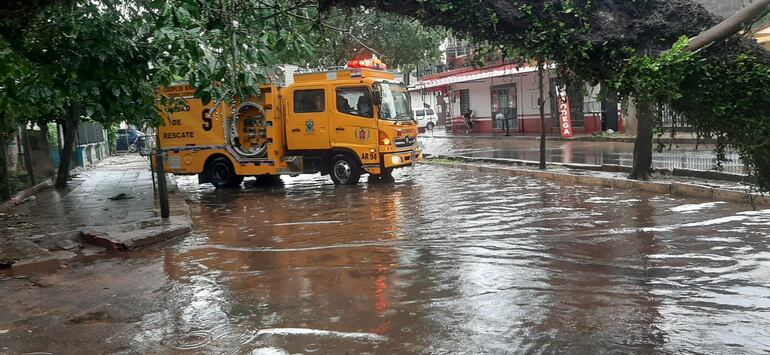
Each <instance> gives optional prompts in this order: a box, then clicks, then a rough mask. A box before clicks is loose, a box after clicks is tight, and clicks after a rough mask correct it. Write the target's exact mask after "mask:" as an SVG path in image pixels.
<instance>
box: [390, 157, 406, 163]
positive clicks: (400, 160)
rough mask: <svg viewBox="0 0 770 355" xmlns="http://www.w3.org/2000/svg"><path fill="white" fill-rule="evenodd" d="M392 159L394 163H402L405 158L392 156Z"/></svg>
mask: <svg viewBox="0 0 770 355" xmlns="http://www.w3.org/2000/svg"><path fill="white" fill-rule="evenodd" d="M390 161H391V162H392V163H393V164H401V163H402V162H403V161H404V160H403V159H401V157H390Z"/></svg>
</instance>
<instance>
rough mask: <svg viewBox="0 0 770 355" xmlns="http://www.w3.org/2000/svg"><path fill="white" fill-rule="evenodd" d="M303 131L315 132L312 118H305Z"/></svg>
mask: <svg viewBox="0 0 770 355" xmlns="http://www.w3.org/2000/svg"><path fill="white" fill-rule="evenodd" d="M305 133H307V134H313V133H315V122H313V120H307V121H306V122H305Z"/></svg>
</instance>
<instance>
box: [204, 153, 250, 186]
mask: <svg viewBox="0 0 770 355" xmlns="http://www.w3.org/2000/svg"><path fill="white" fill-rule="evenodd" d="M207 170H208V174H209V178H210V179H211V184H212V185H214V187H217V188H220V187H236V186H238V185H240V184H241V182H243V176H239V175H237V174H236V173H235V169H234V168H233V163H231V162H230V159H227V158H225V157H218V158H215V159H214V160H212V161H211V162H210V163H209V167H208V169H207Z"/></svg>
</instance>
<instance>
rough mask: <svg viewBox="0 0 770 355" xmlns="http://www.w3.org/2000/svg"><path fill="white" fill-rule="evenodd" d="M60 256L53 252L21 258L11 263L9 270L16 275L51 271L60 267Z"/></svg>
mask: <svg viewBox="0 0 770 355" xmlns="http://www.w3.org/2000/svg"><path fill="white" fill-rule="evenodd" d="M60 260H61V259H60V257H59V256H58V255H55V254H53V253H50V255H48V256H41V257H35V258H30V259H23V260H19V261H17V262H15V263H13V266H11V272H12V273H13V274H14V275H16V276H18V275H26V274H32V273H39V272H52V271H56V270H58V269H59V268H60V267H61V263H60Z"/></svg>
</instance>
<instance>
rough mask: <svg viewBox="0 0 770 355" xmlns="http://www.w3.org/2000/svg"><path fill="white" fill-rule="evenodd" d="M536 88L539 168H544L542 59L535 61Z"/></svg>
mask: <svg viewBox="0 0 770 355" xmlns="http://www.w3.org/2000/svg"><path fill="white" fill-rule="evenodd" d="M537 82H538V85H537V88H538V90H539V91H540V98H539V99H538V100H537V103H538V106H540V169H541V170H545V168H546V166H545V99H544V98H543V60H542V59H538V61H537Z"/></svg>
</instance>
